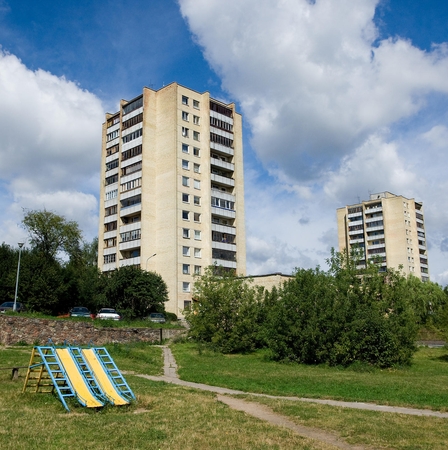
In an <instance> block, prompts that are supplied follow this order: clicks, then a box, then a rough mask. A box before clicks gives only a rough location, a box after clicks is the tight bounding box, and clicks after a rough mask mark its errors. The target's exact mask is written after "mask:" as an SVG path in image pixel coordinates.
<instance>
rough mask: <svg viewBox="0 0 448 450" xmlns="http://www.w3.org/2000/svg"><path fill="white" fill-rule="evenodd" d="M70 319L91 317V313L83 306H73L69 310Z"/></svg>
mask: <svg viewBox="0 0 448 450" xmlns="http://www.w3.org/2000/svg"><path fill="white" fill-rule="evenodd" d="M69 314H70V317H88V318H89V319H90V317H92V314H91V312H90V311H89V310H88V309H87V308H86V307H85V306H75V307H73V308H72V309H71V310H70V313H69Z"/></svg>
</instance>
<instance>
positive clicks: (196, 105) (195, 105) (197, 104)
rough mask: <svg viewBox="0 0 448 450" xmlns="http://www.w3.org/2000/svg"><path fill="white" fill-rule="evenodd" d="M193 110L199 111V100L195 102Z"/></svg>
mask: <svg viewBox="0 0 448 450" xmlns="http://www.w3.org/2000/svg"><path fill="white" fill-rule="evenodd" d="M193 108H196V109H199V102H198V101H197V100H193Z"/></svg>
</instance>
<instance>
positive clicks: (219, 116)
mask: <svg viewBox="0 0 448 450" xmlns="http://www.w3.org/2000/svg"><path fill="white" fill-rule="evenodd" d="M210 117H214V118H215V119H219V120H222V121H223V122H227V123H228V124H230V125H233V119H232V118H231V117H228V116H225V115H224V114H220V113H219V112H216V111H213V110H212V109H211V110H210Z"/></svg>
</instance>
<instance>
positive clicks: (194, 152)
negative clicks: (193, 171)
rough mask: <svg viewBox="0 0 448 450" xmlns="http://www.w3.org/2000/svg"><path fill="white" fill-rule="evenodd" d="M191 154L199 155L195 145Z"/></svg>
mask: <svg viewBox="0 0 448 450" xmlns="http://www.w3.org/2000/svg"><path fill="white" fill-rule="evenodd" d="M193 155H194V156H199V149H198V148H197V147H193Z"/></svg>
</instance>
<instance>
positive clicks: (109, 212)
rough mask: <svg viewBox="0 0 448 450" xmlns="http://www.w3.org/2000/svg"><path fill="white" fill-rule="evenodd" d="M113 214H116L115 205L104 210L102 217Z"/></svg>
mask: <svg viewBox="0 0 448 450" xmlns="http://www.w3.org/2000/svg"><path fill="white" fill-rule="evenodd" d="M113 214H117V205H114V206H109V208H106V209H105V210H104V216H105V217H107V216H112V215H113Z"/></svg>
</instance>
